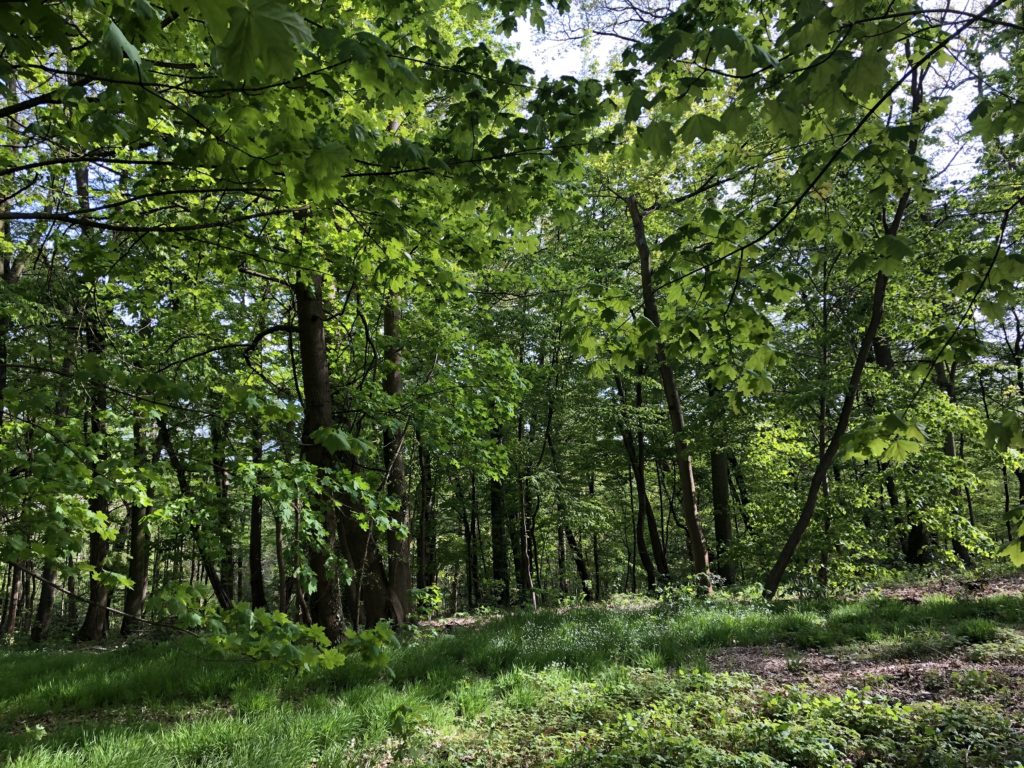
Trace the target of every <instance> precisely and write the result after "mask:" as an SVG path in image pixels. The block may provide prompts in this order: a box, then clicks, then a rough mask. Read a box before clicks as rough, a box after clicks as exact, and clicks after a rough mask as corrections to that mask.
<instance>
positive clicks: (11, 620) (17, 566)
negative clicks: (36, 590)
mask: <svg viewBox="0 0 1024 768" xmlns="http://www.w3.org/2000/svg"><path fill="white" fill-rule="evenodd" d="M25 565H26V564H25V563H12V564H11V568H10V573H11V579H10V586H9V587H8V589H7V602H6V603H5V604H4V615H3V618H2V619H0V637H6V636H7V635H13V634H14V630H15V628H16V627H17V623H18V608H19V606H20V605H21V597H22V592H23V591H24V589H25V571H24V568H25Z"/></svg>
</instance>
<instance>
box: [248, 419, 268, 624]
mask: <svg viewBox="0 0 1024 768" xmlns="http://www.w3.org/2000/svg"><path fill="white" fill-rule="evenodd" d="M261 461H263V435H261V434H260V431H259V430H258V429H254V430H253V433H252V462H253V464H259V463H260V462H261ZM257 482H258V478H257ZM249 593H250V602H251V603H252V607H253V608H266V607H267V586H266V582H265V580H264V578H263V495H262V494H261V493H260V491H259V488H257V489H256V490H254V491H253V493H252V498H251V500H250V504H249Z"/></svg>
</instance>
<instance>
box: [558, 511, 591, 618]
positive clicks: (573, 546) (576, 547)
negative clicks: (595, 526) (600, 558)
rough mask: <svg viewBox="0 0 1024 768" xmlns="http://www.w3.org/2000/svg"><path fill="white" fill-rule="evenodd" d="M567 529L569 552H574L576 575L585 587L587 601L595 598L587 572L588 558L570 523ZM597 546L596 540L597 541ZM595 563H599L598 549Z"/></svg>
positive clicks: (566, 539) (583, 587) (584, 594)
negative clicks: (584, 554)
mask: <svg viewBox="0 0 1024 768" xmlns="http://www.w3.org/2000/svg"><path fill="white" fill-rule="evenodd" d="M564 529H565V541H566V543H567V544H568V545H569V552H570V553H571V554H572V559H573V561H574V562H575V563H576V575H577V576H579V579H580V587H581V588H582V589H583V596H584V597H585V598H586V600H587V602H591V601H593V600H594V587H593V586H592V585H591V583H590V574H588V573H587V559H586V558H585V557H584V556H583V549H582V548H581V547H580V543H579V541H577V540H576V537H575V536H574V535H573V532H572V528H570V527H569V526H568V525H565V526H564ZM595 546H596V542H595ZM594 563H595V566H596V564H597V551H596V550H595V551H594Z"/></svg>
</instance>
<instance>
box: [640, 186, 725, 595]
mask: <svg viewBox="0 0 1024 768" xmlns="http://www.w3.org/2000/svg"><path fill="white" fill-rule="evenodd" d="M626 206H627V208H628V210H629V216H630V219H631V220H632V223H633V236H634V240H635V241H636V248H637V253H638V255H639V260H640V282H641V290H642V293H643V307H644V317H645V318H646V319H647V321H648V322H649V323H650V324H651V325H652V326H653V328H654V329H655V331H656V332H657V333H660V329H661V318H660V316H659V314H658V305H657V301H656V299H655V295H654V282H653V278H652V273H651V251H650V247H649V245H648V243H647V234H646V230H645V227H644V217H643V213H642V212H641V211H640V206H639V204H638V203H637V201H636V198H634V197H629V198H628V199H627V200H626ZM655 353H656V356H657V362H658V375H659V376H660V378H661V386H662V389H663V390H664V393H665V401H666V403H667V406H668V415H669V423H670V425H671V428H672V448H673V453H674V456H675V460H676V464H677V468H678V470H679V484H680V491H681V496H682V499H681V501H682V507H683V509H682V512H683V520H684V522H685V523H686V533H687V538H688V539H689V545H690V563H691V567H692V569H693V572H694V573H695V574H696V575H698V576H699V577H701V579H702V580H703V586H704V588H705V589H706V590H708V591H710V590H711V579H710V568H709V564H710V557H709V554H708V545H707V540H706V539H705V537H704V529H703V528H702V527H701V523H700V516H699V514H698V510H697V486H696V483H695V481H694V477H693V461H692V459H691V457H690V448H689V445H687V443H686V439H685V437H684V434H685V429H686V421H685V418H684V416H683V406H682V402H681V400H680V398H679V389H678V388H677V386H676V379H675V373H674V372H673V371H672V366H671V365H670V364H669V360H668V356H667V354H666V353H665V345H664V343H663V342H662V340H661V338H660V337H659V338H658V341H657V343H656V345H655Z"/></svg>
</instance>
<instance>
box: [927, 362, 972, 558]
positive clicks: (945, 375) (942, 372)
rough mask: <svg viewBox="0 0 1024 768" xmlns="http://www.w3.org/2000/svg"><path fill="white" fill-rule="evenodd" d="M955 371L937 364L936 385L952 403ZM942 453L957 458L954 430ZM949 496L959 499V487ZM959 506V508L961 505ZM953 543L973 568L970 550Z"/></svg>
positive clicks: (955, 548) (954, 549)
mask: <svg viewBox="0 0 1024 768" xmlns="http://www.w3.org/2000/svg"><path fill="white" fill-rule="evenodd" d="M954 371H955V365H954V366H951V367H950V368H949V369H947V368H946V364H945V363H942V362H940V363H936V365H935V380H936V383H937V384H938V385H939V389H941V390H942V391H943V392H944V393H945V394H946V397H948V398H949V402H950V403H956V384H955V382H954V380H953V376H954ZM942 452H943V453H944V454H945V455H946V456H948V457H949V458H951V459H956V458H957V453H956V438H955V437H954V436H953V431H952V430H947V431H946V433H945V435H943V440H942ZM949 494H950V496H951V497H952V498H953V499H959V498H960V488H959V487H957V486H954V487H953V488H950V489H949ZM957 506H958V507H959V503H958V504H957ZM961 514H962V513H961ZM952 543H953V551H954V552H955V553H956V556H957V557H959V558H960V560H961V562H963V564H964V566H965V567H967V568H971V567H972V566H973V565H974V558H973V557H972V556H971V552H970V550H969V549H967V547H966V546H964V544H963V542H962V541H960V540H959V539H958V538H956V537H955V536H954V537H953V542H952Z"/></svg>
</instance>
